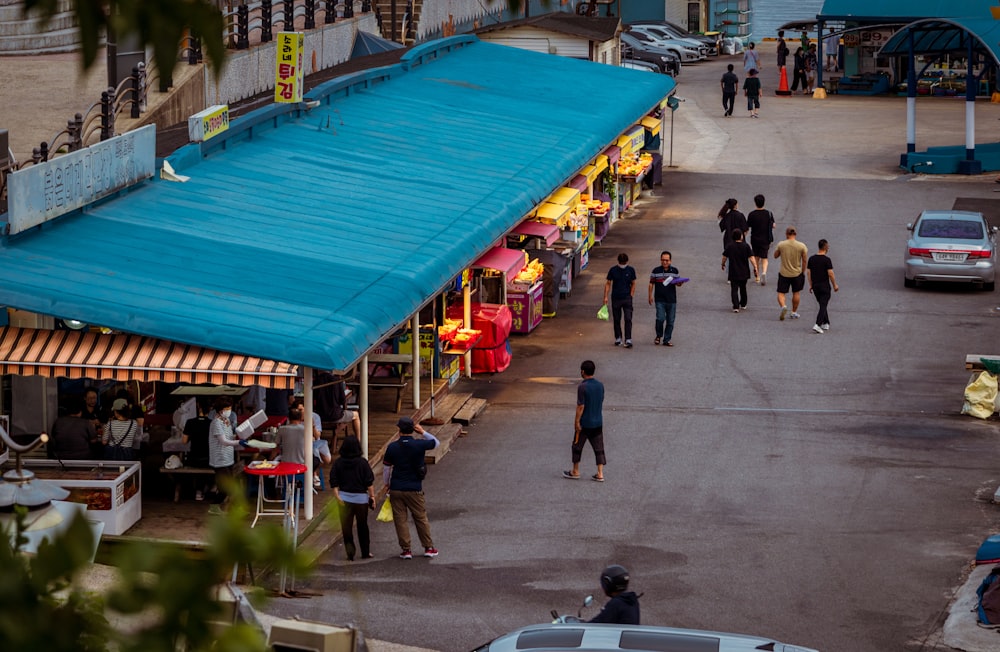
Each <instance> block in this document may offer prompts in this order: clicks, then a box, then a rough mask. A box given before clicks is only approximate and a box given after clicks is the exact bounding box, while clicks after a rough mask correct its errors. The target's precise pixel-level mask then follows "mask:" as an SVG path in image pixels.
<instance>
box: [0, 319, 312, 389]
mask: <svg viewBox="0 0 1000 652" xmlns="http://www.w3.org/2000/svg"><path fill="white" fill-rule="evenodd" d="M297 371H298V370H297V368H296V366H295V365H291V364H287V363H284V362H273V361H270V360H262V359H260V358H254V357H250V356H245V355H237V354H234V353H225V352H222V351H216V350H213V349H204V348H201V347H198V346H190V345H187V344H178V343H176V342H170V341H168V340H160V339H156V338H153V337H143V336H141V335H127V334H116V335H105V334H103V333H92V332H89V331H69V330H43V329H35V328H15V327H12V326H7V327H4V328H0V375H2V374H15V375H18V376H46V377H49V378H57V377H60V378H92V379H94V380H139V381H144V382H148V381H153V380H160V381H164V382H170V383H194V384H200V383H213V384H216V385H242V386H246V385H263V386H264V387H273V388H277V389H292V388H294V386H295V377H296V375H297Z"/></svg>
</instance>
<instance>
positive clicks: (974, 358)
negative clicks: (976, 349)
mask: <svg viewBox="0 0 1000 652" xmlns="http://www.w3.org/2000/svg"><path fill="white" fill-rule="evenodd" d="M980 358H986V359H987V360H996V361H997V362H1000V355H981V354H979V355H977V354H971V355H967V356H965V368H966V369H968V370H970V371H983V370H984V369H986V367H984V366H983V363H982V361H981V360H980Z"/></svg>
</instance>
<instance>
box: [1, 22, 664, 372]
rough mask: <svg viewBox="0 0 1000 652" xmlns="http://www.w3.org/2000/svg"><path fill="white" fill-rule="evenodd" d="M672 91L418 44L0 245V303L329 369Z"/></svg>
mask: <svg viewBox="0 0 1000 652" xmlns="http://www.w3.org/2000/svg"><path fill="white" fill-rule="evenodd" d="M673 87H674V82H673V80H671V79H670V78H669V77H666V76H662V75H649V74H646V73H642V72H636V71H631V70H624V69H621V68H617V67H614V66H608V65H602V64H596V63H590V62H585V61H577V60H573V59H567V58H563V57H557V56H552V55H546V54H537V53H533V52H528V51H525V50H519V49H514V48H508V47H504V46H500V45H494V44H488V43H482V42H479V41H478V40H477V39H475V38H474V37H471V36H457V37H452V38H450V39H444V40H441V41H436V42H433V43H430V44H426V45H423V46H420V47H417V48H414V49H413V50H411V51H410V52H408V53H407V54H406V55H405V56H404V58H403V60H402V61H401V63H400V64H398V65H396V66H391V67H387V68H382V69H378V70H374V71H366V72H364V73H357V74H355V75H352V76H349V77H346V78H343V79H340V80H334V81H333V82H328V83H327V84H326V85H325V86H322V87H318V88H317V89H314V91H313V92H312V93H311V94H310V95H311V97H313V98H320V99H321V105H320V106H318V107H315V108H312V109H308V110H305V109H303V107H302V106H299V107H298V108H295V107H286V106H274V107H268V108H265V109H261V110H260V111H258V112H256V113H255V114H252V115H250V116H247V117H246V118H244V119H242V120H237V121H234V122H233V124H232V126H231V127H230V131H229V132H228V133H227V134H225V135H224V136H221V137H218V138H216V139H213V140H211V141H209V142H207V143H205V144H203V145H190V146H188V147H186V148H184V149H183V150H180V151H179V152H178V153H177V154H176V155H175V156H174V157H172V159H171V160H172V162H173V163H174V167H175V169H177V171H178V172H181V173H183V174H185V175H189V176H190V177H191V180H190V181H188V182H187V183H171V182H166V181H160V180H155V181H150V182H146V183H144V184H142V185H140V186H138V187H136V188H134V189H133V190H131V191H130V192H128V193H126V194H125V195H124V196H121V197H118V198H115V199H113V200H109V201H105V202H104V203H101V204H99V205H97V206H94V207H91V208H90V209H88V210H86V211H85V212H83V213H79V214H75V215H69V216H65V217H63V218H59V219H57V220H55V221H53V222H51V223H48V224H46V225H44V226H43V227H41V228H38V229H35V230H33V231H31V232H28V233H25V234H22V235H19V236H17V237H12V238H10V239H9V240H8V241H6V242H4V243H3V245H2V246H0V266H2V268H3V270H4V272H3V277H2V279H0V305H9V306H13V307H16V308H20V309H24V310H30V311H34V312H39V313H43V314H49V315H55V316H59V317H67V318H73V319H80V320H83V321H86V322H91V323H98V324H103V325H106V326H109V327H111V328H114V329H118V330H123V331H128V332H133V333H139V334H144V335H154V336H157V337H162V338H165V339H170V340H174V341H178V342H184V343H189V344H196V345H201V346H207V347H211V348H216V349H220V350H224V351H232V352H237V353H243V354H248V355H254V356H258V357H262V358H266V359H273V360H282V361H286V362H292V363H296V364H302V365H308V366H311V367H315V368H319V369H333V370H342V369H346V368H348V367H349V366H350V365H352V364H353V363H354V362H356V361H357V359H358V358H359V357H360V356H361V355H363V354H364V353H365V352H366V351H368V350H369V349H370V348H371V347H372V346H373V345H375V344H377V343H378V342H380V341H381V340H382V339H384V338H385V336H387V335H388V334H390V333H391V332H392V331H393V330H394V329H395V328H397V327H398V326H399V325H400V324H402V323H403V322H404V321H405V320H406V319H407V318H408V317H409V316H410V315H411V314H413V313H414V312H415V311H416V310H417V309H419V308H420V307H421V306H422V305H423V304H425V303H426V302H427V301H428V300H429V299H430V298H432V297H433V296H435V295H436V293H437V292H438V291H440V290H441V289H442V288H443V287H444V286H445V285H446V284H448V283H449V282H450V280H451V279H453V278H454V277H455V276H456V275H457V274H458V273H460V271H461V270H462V269H464V268H465V267H467V266H468V265H469V264H470V263H471V262H472V261H473V260H474V259H475V258H476V257H477V256H478V255H479V254H480V253H482V252H483V251H485V250H486V249H487V248H488V247H489V246H490V245H491V244H493V243H494V242H495V241H497V240H498V239H499V238H501V237H502V236H503V235H504V233H505V232H506V231H507V230H508V229H510V228H511V227H512V226H513V225H515V224H516V223H517V222H518V221H519V220H520V218H521V217H522V216H523V215H524V214H525V213H526V212H528V211H529V210H530V209H531V208H532V207H533V206H534V205H535V204H536V203H538V202H539V201H540V200H542V199H544V198H545V197H546V196H547V195H548V194H549V193H550V192H551V191H552V190H553V189H554V188H556V187H558V186H559V185H561V184H562V183H564V182H565V181H566V180H568V179H569V178H570V177H572V176H573V175H575V174H576V172H577V171H578V170H579V169H580V168H581V167H583V166H584V165H585V164H587V163H588V161H590V160H591V159H593V158H594V156H596V155H597V154H599V153H600V151H601V150H602V148H604V147H605V146H606V145H607V144H608V143H609V142H611V141H613V140H614V139H615V138H616V137H617V136H618V135H619V133H620V132H622V131H623V130H624V129H626V128H627V127H629V126H630V125H631V124H633V123H634V122H635V121H636V120H637V119H638V118H641V117H642V116H643V115H644V114H646V113H647V112H648V111H649V110H650V109H652V108H653V107H654V106H655V105H656V104H657V103H658V102H659V101H660V100H662V99H663V97H665V96H666V95H667V94H668V93H669V92H670V91H671V90H672V89H673ZM307 99H308V98H307Z"/></svg>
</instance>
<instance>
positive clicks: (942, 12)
mask: <svg viewBox="0 0 1000 652" xmlns="http://www.w3.org/2000/svg"><path fill="white" fill-rule="evenodd" d="M990 4H994V3H992V2H984V0H879V1H878V2H872V0H826V2H824V3H823V9H821V10H820V12H819V14H818V15H817V16H816V18H818V19H819V20H822V21H824V22H826V21H830V20H847V21H855V22H857V21H864V22H866V23H872V22H896V23H898V22H904V23H909V22H913V21H914V20H919V19H921V18H936V17H937V18H940V17H951V16H979V17H982V18H986V17H988V16H989V15H990V14H989V8H988V7H989V5H990Z"/></svg>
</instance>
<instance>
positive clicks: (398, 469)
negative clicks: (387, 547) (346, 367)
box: [382, 417, 439, 559]
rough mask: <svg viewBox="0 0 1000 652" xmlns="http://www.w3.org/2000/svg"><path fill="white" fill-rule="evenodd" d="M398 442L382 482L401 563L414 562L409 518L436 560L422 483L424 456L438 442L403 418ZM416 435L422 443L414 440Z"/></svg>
mask: <svg viewBox="0 0 1000 652" xmlns="http://www.w3.org/2000/svg"><path fill="white" fill-rule="evenodd" d="M396 427H397V428H399V439H397V440H396V441H394V442H392V443H391V444H389V446H388V447H387V448H386V449H385V456H384V457H383V458H382V481H383V482H384V483H385V484H387V485H389V504H390V505H392V523H393V525H394V526H395V527H396V538H397V539H398V540H399V547H400V550H401V552H400V553H399V558H400V559H413V553H412V552H411V550H410V523H409V521H408V520H407V518H408V515H409V514H412V515H413V524H414V525H415V526H416V527H417V537H419V539H420V544H421V545H422V546H423V547H424V557H437V555H438V551H437V548H435V547H434V540H433V539H432V538H431V524H430V521H428V520H427V505H426V504H425V502H424V488H423V481H424V477H425V476H426V475H427V465H426V464H425V463H424V453H425V452H426V451H429V450H434V449H435V448H437V446H438V443H439V442H438V439H437V437H435V436H434V435H432V434H431V433H429V432H427V431H426V430H424V429H423V428H421V427H420V426H419V425H418V424H415V423H413V419H411V418H410V417H402V418H401V419H400V420H399V421H398V422H397V423H396ZM414 434H417V435H421V436H422V439H416V438H414Z"/></svg>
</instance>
